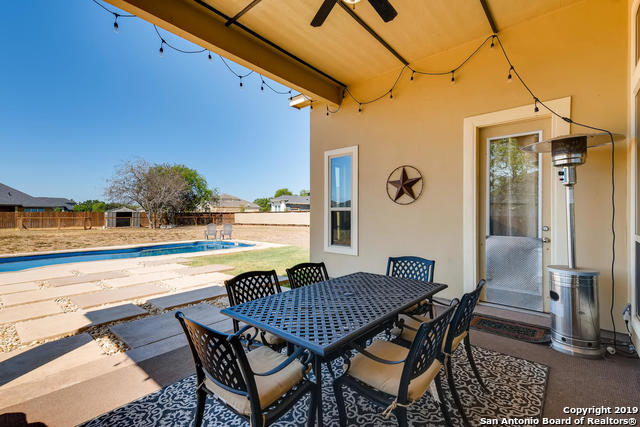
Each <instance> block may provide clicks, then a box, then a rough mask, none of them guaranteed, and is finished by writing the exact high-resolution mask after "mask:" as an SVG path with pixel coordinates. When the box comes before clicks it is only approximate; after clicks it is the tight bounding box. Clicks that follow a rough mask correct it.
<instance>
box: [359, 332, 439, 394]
mask: <svg viewBox="0 0 640 427" xmlns="http://www.w3.org/2000/svg"><path fill="white" fill-rule="evenodd" d="M367 351H368V352H369V353H371V354H373V355H375V356H378V357H381V358H383V359H387V360H402V359H404V358H405V357H407V354H408V353H409V350H408V349H406V348H404V347H402V346H400V345H397V344H394V343H392V342H389V341H383V340H378V341H374V342H373V344H371V345H370V346H369V347H367ZM403 369H404V363H397V364H395V365H387V364H384V363H380V362H376V361H375V360H373V359H370V358H368V357H367V356H364V355H362V354H357V355H356V356H354V358H353V359H352V360H351V368H349V371H348V374H349V375H351V376H352V377H353V378H355V379H357V380H359V381H362V382H363V383H365V384H367V385H369V386H371V387H373V388H375V389H377V390H380V391H383V392H385V393H387V394H391V395H393V396H397V395H398V389H399V388H400V377H401V375H402V370H403ZM439 371H440V361H438V360H434V361H433V363H432V364H431V366H430V367H429V368H428V369H427V370H426V371H424V372H423V373H422V375H420V376H418V377H416V378H414V379H413V380H411V382H410V383H409V390H408V393H407V396H408V398H409V400H410V401H414V400H418V399H420V398H421V397H422V395H423V394H424V393H425V391H427V389H428V388H429V385H430V384H431V381H433V379H434V378H435V377H436V375H438V372H439Z"/></svg>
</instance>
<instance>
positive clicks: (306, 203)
mask: <svg viewBox="0 0 640 427" xmlns="http://www.w3.org/2000/svg"><path fill="white" fill-rule="evenodd" d="M269 203H271V212H288V211H308V210H310V208H311V197H310V196H278V197H275V198H273V199H271V200H269Z"/></svg>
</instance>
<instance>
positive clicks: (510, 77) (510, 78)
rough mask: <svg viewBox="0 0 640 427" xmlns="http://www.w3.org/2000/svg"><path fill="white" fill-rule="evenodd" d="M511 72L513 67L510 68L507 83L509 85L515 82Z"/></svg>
mask: <svg viewBox="0 0 640 427" xmlns="http://www.w3.org/2000/svg"><path fill="white" fill-rule="evenodd" d="M511 70H513V65H512V66H511V68H509V74H508V75H507V82H509V83H511V82H512V81H513V78H512V76H511Z"/></svg>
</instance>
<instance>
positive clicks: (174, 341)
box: [126, 316, 233, 363]
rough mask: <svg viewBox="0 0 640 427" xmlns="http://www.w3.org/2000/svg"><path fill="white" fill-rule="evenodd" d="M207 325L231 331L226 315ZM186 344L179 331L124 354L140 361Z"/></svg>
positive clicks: (217, 329) (185, 338)
mask: <svg viewBox="0 0 640 427" xmlns="http://www.w3.org/2000/svg"><path fill="white" fill-rule="evenodd" d="M225 317H226V316H225ZM174 320H175V319H174ZM208 326H209V327H210V328H212V329H215V330H216V331H219V332H224V333H226V334H230V333H232V332H233V322H232V321H231V319H230V318H228V317H227V318H226V319H224V320H221V321H219V322H215V323H212V324H210V325H208ZM187 345H189V343H188V342H187V337H186V336H185V335H184V333H181V334H178V335H174V336H172V337H169V338H165V339H163V340H160V341H156V342H154V343H151V344H146V345H143V346H140V347H138V348H134V349H131V350H129V351H127V352H126V355H127V356H128V357H129V359H131V360H132V361H133V362H134V363H140V362H142V361H144V360H147V359H151V358H152V357H156V356H159V355H161V354H164V353H168V352H170V351H173V350H176V349H178V348H181V347H186V346H187Z"/></svg>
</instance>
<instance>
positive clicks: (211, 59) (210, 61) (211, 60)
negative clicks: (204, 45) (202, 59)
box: [208, 52, 213, 64]
mask: <svg viewBox="0 0 640 427" xmlns="http://www.w3.org/2000/svg"><path fill="white" fill-rule="evenodd" d="M208 56H209V64H211V63H212V62H213V58H212V57H211V52H209V54H208Z"/></svg>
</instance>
